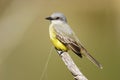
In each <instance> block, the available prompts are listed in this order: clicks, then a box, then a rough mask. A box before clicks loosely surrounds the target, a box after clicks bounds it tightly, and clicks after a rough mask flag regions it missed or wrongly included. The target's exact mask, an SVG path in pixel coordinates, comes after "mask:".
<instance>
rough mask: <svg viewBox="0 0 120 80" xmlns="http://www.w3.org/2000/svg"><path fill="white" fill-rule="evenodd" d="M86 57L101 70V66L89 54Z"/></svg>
mask: <svg viewBox="0 0 120 80" xmlns="http://www.w3.org/2000/svg"><path fill="white" fill-rule="evenodd" d="M86 57H87V58H88V59H89V60H90V61H91V62H93V63H94V64H95V65H96V66H97V67H99V68H100V69H102V68H103V67H102V65H101V64H100V63H99V62H98V61H97V60H96V59H95V58H93V57H92V56H91V55H90V54H89V53H87V55H86Z"/></svg>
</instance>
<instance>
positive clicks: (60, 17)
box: [46, 13, 67, 22]
mask: <svg viewBox="0 0 120 80" xmlns="http://www.w3.org/2000/svg"><path fill="white" fill-rule="evenodd" d="M46 19H47V20H50V21H53V20H54V21H55V20H56V21H58V20H59V21H63V22H67V20H66V17H65V16H64V14H62V13H53V14H52V15H51V16H50V17H47V18H46Z"/></svg>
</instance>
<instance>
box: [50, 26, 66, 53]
mask: <svg viewBox="0 0 120 80" xmlns="http://www.w3.org/2000/svg"><path fill="white" fill-rule="evenodd" d="M49 33H50V39H51V41H52V43H53V45H54V46H55V48H57V49H58V50H62V51H67V50H68V49H67V47H66V46H65V45H64V44H62V43H61V42H60V41H59V40H58V39H57V38H56V32H55V31H54V29H53V27H52V26H50V28H49Z"/></svg>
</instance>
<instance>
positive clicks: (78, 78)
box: [58, 51, 88, 80]
mask: <svg viewBox="0 0 120 80" xmlns="http://www.w3.org/2000/svg"><path fill="white" fill-rule="evenodd" d="M58 54H59V55H60V56H61V58H62V60H63V62H64V63H65V65H66V66H67V68H68V69H69V71H70V72H71V73H72V75H73V76H74V79H75V80H88V79H87V78H86V77H85V76H84V75H83V74H82V72H81V71H80V70H79V68H78V67H77V66H76V64H75V63H74V61H73V60H72V58H71V57H70V56H69V54H68V53H67V52H63V53H62V54H61V51H58Z"/></svg>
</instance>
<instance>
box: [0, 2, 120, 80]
mask: <svg viewBox="0 0 120 80" xmlns="http://www.w3.org/2000/svg"><path fill="white" fill-rule="evenodd" d="M53 12H62V13H64V14H65V15H66V16H67V19H68V23H69V25H70V26H71V27H72V29H73V30H74V31H75V32H76V34H77V36H78V37H79V38H80V41H81V42H82V44H83V45H84V46H85V47H86V48H87V50H88V51H89V52H90V53H91V54H92V55H93V56H94V57H95V58H96V59H97V60H98V61H99V62H100V63H101V64H102V65H103V67H104V68H103V69H102V70H100V69H98V68H97V67H96V66H94V64H92V63H91V62H89V60H87V59H86V58H83V59H80V58H79V57H77V56H76V55H75V54H73V53H72V52H70V55H71V57H72V58H73V60H74V61H75V63H76V64H77V66H78V67H79V68H80V70H81V71H82V72H83V74H84V75H85V76H86V77H87V78H88V79H89V80H120V72H119V70H120V62H119V61H120V1H119V0H74V1H73V0H69V1H68V0H0V80H40V76H41V74H42V72H43V69H44V68H45V64H46V60H47V59H48V55H49V53H50V49H51V46H52V44H51V42H50V40H49V33H48V28H49V27H48V25H49V24H50V23H49V22H48V21H46V20H45V17H47V16H49V15H51V14H52V13H53ZM42 80H73V77H72V75H71V73H70V72H69V71H68V70H67V68H66V66H65V65H64V63H63V62H62V60H61V58H60V57H59V56H58V54H57V53H56V51H55V50H54V49H53V50H52V54H51V58H50V60H49V63H48V68H47V71H46V72H45V75H44V77H43V79H42Z"/></svg>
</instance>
